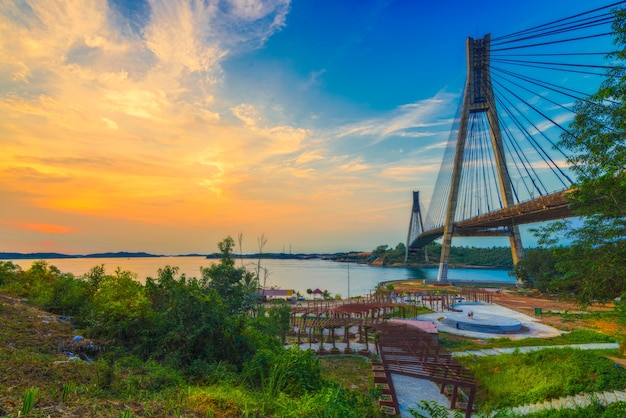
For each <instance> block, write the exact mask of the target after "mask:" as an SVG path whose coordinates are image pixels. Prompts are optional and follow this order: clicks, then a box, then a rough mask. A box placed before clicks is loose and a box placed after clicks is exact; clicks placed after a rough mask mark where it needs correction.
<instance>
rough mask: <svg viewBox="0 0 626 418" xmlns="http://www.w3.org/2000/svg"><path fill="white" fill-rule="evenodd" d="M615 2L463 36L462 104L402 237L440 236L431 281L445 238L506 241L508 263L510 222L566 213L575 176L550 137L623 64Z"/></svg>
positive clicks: (442, 270)
mask: <svg viewBox="0 0 626 418" xmlns="http://www.w3.org/2000/svg"><path fill="white" fill-rule="evenodd" d="M624 3H626V1H619V2H615V3H611V4H607V5H605V6H599V7H597V8H595V9H593V10H587V11H581V12H578V13H575V14H574V15H571V16H569V17H564V18H563V19H559V20H555V21H551V22H547V23H545V24H543V25H539V26H535V27H532V28H528V29H526V30H521V31H517V32H514V33H511V34H508V35H504V36H497V37H491V35H486V36H485V37H483V38H482V39H473V38H468V39H467V42H466V56H467V78H466V82H465V88H464V92H463V98H462V100H461V102H460V103H459V108H458V110H457V113H456V117H455V122H454V124H453V127H452V130H451V133H450V137H449V139H448V144H447V147H446V151H445V152H444V157H443V162H442V165H441V168H440V171H439V175H438V178H437V181H436V183H435V188H434V191H433V194H432V197H431V199H430V202H429V207H428V209H427V211H425V212H423V211H422V210H421V207H420V197H419V192H414V193H413V208H412V211H411V221H410V226H409V233H408V237H407V252H408V251H409V250H411V249H416V248H420V247H423V246H425V245H426V244H428V243H430V242H432V241H433V240H435V239H438V238H443V239H442V251H441V259H440V264H439V273H438V277H437V280H438V281H439V282H442V283H445V282H446V281H447V272H448V258H449V255H450V246H451V243H452V237H453V236H508V237H509V240H510V243H511V251H512V254H513V262H514V263H517V261H518V260H519V259H521V258H523V256H524V250H523V246H522V241H521V237H520V232H519V225H523V224H529V223H536V222H543V221H550V220H556V219H562V218H567V217H571V216H573V213H572V211H571V209H570V207H569V205H568V201H567V192H568V190H570V189H571V187H572V185H573V184H575V180H576V179H575V178H574V175H573V173H572V172H571V170H570V168H569V163H568V157H569V155H568V154H567V152H566V151H565V150H563V149H561V148H560V147H559V141H560V138H561V137H562V135H568V134H569V131H568V125H569V124H570V123H571V122H572V121H573V120H574V119H575V117H576V115H577V112H579V111H580V108H581V106H579V105H578V104H579V103H581V102H587V103H589V102H590V99H589V95H590V94H593V93H595V92H596V91H597V90H598V87H599V86H600V85H601V83H602V82H603V81H604V80H605V79H606V77H607V72H608V71H610V70H614V69H615V68H618V67H619V68H621V67H623V64H624V63H623V62H619V61H618V60H617V58H616V56H615V54H614V52H615V51H614V49H615V48H616V47H615V45H614V43H613V40H614V38H615V33H614V30H613V22H614V21H615V11H616V10H617V9H619V8H621V7H622V6H623V4H624ZM615 104H616V103H614V102H610V101H609V102H604V103H596V104H594V105H595V106H611V105H615ZM597 122H598V123H601V121H597Z"/></svg>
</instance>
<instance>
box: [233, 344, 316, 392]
mask: <svg viewBox="0 0 626 418" xmlns="http://www.w3.org/2000/svg"><path fill="white" fill-rule="evenodd" d="M242 376H243V378H244V380H245V381H246V382H248V383H249V384H250V385H251V386H253V387H255V388H258V389H262V390H263V391H264V392H266V393H267V394H268V395H270V396H276V395H277V394H278V393H279V392H283V393H286V394H288V395H294V396H300V395H303V394H305V393H307V392H312V391H318V390H320V389H321V388H322V384H323V379H322V370H321V368H320V365H319V362H318V360H317V358H316V357H315V356H314V354H313V352H312V351H310V350H306V351H302V350H300V349H299V348H297V347H291V348H288V349H280V350H275V351H274V350H268V349H262V350H259V351H258V352H257V353H256V355H255V356H254V357H253V358H252V359H251V360H250V361H248V362H247V363H246V364H245V365H244V369H243V372H242Z"/></svg>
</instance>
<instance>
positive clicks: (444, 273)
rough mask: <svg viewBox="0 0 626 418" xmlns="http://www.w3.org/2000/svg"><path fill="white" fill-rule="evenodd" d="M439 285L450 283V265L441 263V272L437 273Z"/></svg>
mask: <svg viewBox="0 0 626 418" xmlns="http://www.w3.org/2000/svg"><path fill="white" fill-rule="evenodd" d="M437 283H439V284H447V283H448V263H447V262H446V263H439V271H438V272H437Z"/></svg>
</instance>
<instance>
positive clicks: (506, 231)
mask: <svg viewBox="0 0 626 418" xmlns="http://www.w3.org/2000/svg"><path fill="white" fill-rule="evenodd" d="M569 192H570V190H562V191H559V192H556V193H552V194H549V195H546V196H540V197H537V198H535V199H533V200H529V201H527V202H522V203H518V204H516V205H513V206H508V207H505V208H502V209H499V210H495V211H492V212H488V213H485V214H483V215H478V216H475V217H473V218H469V219H466V220H463V221H459V222H456V223H455V224H454V226H453V228H454V235H456V236H508V235H510V234H511V229H512V228H513V227H514V226H517V225H524V224H530V223H536V222H544V221H554V220H557V219H564V218H569V217H572V216H574V214H573V212H572V210H571V208H570V206H569V202H568V200H567V193H569ZM494 228H499V229H494ZM443 232H444V227H443V226H441V227H439V228H434V229H431V230H428V231H426V232H423V233H421V234H420V235H418V236H417V237H416V238H415V240H413V241H412V242H411V243H410V244H409V248H410V249H416V248H421V247H424V246H425V245H427V244H429V243H431V242H432V241H434V240H436V239H437V238H440V237H442V236H443Z"/></svg>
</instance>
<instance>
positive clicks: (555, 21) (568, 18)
mask: <svg viewBox="0 0 626 418" xmlns="http://www.w3.org/2000/svg"><path fill="white" fill-rule="evenodd" d="M623 3H626V0H622V1H618V2H616V3H612V4H609V5H606V6H602V7H598V8H596V9H592V10H588V11H586V12H582V13H578V14H575V15H572V16H569V17H565V18H562V19H558V20H554V21H552V22H547V23H544V24H541V25H538V26H534V27H531V28H528V29H524V30H521V31H518V32H513V33H510V34H508V35H503V36H500V37H498V38H493V39H492V40H500V39H506V38H509V37H513V36H517V35H520V34H524V33H527V32H529V31H532V30H535V29H539V28H542V27H549V26H552V25H554V24H556V23H560V22H564V21H567V20H571V19H575V18H577V17H580V16H584V15H587V14H591V13H595V12H597V11H600V10H604V9H609V8H612V7H614V6H618V5H620V4H623Z"/></svg>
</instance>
